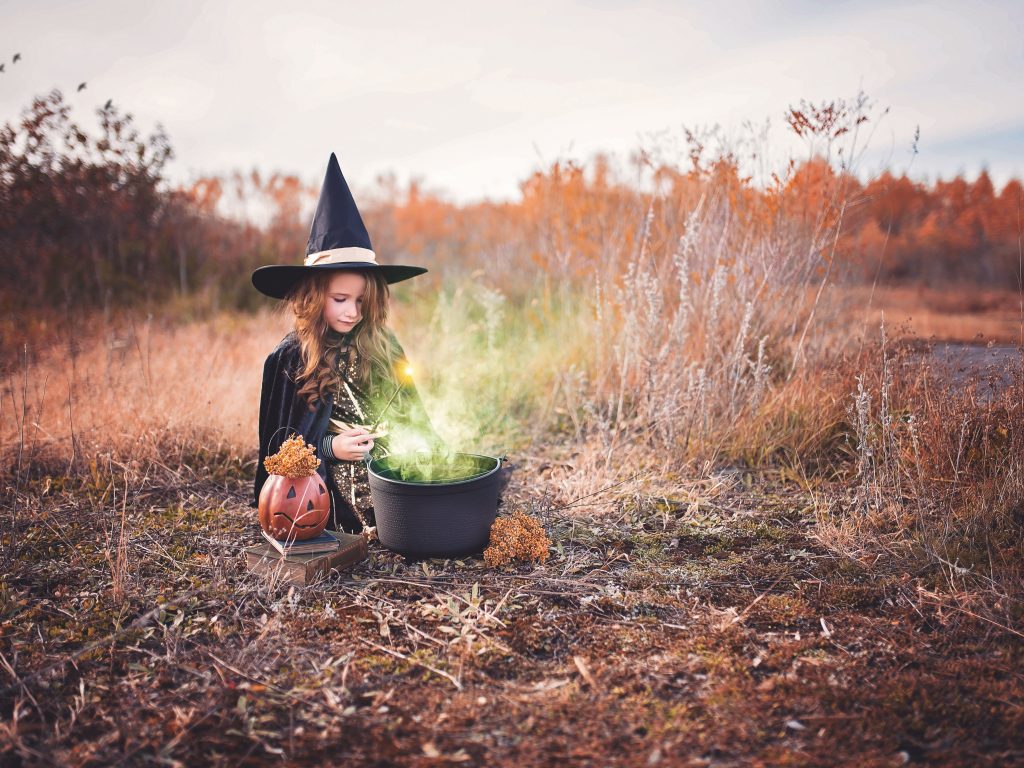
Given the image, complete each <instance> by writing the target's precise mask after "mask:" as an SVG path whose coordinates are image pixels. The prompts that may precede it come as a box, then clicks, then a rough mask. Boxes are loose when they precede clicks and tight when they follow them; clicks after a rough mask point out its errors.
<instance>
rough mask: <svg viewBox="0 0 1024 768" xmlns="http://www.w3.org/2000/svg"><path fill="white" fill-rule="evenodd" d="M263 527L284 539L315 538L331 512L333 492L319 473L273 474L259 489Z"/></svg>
mask: <svg viewBox="0 0 1024 768" xmlns="http://www.w3.org/2000/svg"><path fill="white" fill-rule="evenodd" d="M259 514H260V527H261V528H263V530H264V531H266V532H267V533H268V534H270V535H271V536H273V537H274V538H275V539H279V540H281V541H287V540H292V539H294V540H296V541H302V540H304V539H312V538H315V537H316V536H319V535H320V534H321V533H323V531H324V528H325V527H326V526H327V519H328V518H329V517H330V515H331V494H330V493H329V492H328V490H327V486H326V485H324V481H323V479H322V478H321V477H320V475H317V474H313V475H310V476H309V477H284V476H283V475H270V476H269V477H267V481H266V482H265V483H264V484H263V488H262V490H260V502H259Z"/></svg>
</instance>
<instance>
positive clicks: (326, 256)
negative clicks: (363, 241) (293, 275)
mask: <svg viewBox="0 0 1024 768" xmlns="http://www.w3.org/2000/svg"><path fill="white" fill-rule="evenodd" d="M352 261H360V262H363V263H364V264H376V263H377V254H375V253H374V252H373V251H371V250H370V249H369V248H359V247H357V246H347V247H345V248H331V249H329V250H326V251H317V252H316V253H311V254H309V255H308V256H307V257H306V260H305V261H304V262H303V265H304V266H307V267H312V266H313V265H314V264H341V263H343V262H352Z"/></svg>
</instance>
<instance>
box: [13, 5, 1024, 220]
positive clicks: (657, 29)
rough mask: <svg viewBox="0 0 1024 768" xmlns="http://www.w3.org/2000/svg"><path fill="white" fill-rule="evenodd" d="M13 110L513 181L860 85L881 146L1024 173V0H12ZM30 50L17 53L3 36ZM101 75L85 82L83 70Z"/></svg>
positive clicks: (296, 164) (308, 172)
mask: <svg viewBox="0 0 1024 768" xmlns="http://www.w3.org/2000/svg"><path fill="white" fill-rule="evenodd" d="M0 9H2V17H0V18H2V19H3V24H2V28H0V60H2V61H3V62H4V63H5V71H4V72H3V73H0V121H4V122H6V121H10V120H12V119H14V118H16V117H17V115H18V114H19V112H20V111H21V109H22V108H23V107H24V106H25V105H26V104H27V103H28V102H29V100H30V99H31V97H32V96H33V95H34V94H39V93H43V92H46V91H48V90H49V89H51V88H54V87H58V88H61V89H62V90H63V91H64V93H65V94H66V96H67V97H68V99H69V100H70V102H71V103H72V104H73V105H74V106H75V110H76V112H75V114H76V117H78V119H80V120H82V121H85V120H86V119H87V113H88V112H89V111H91V110H93V109H95V108H96V107H98V106H99V105H101V104H103V102H105V101H106V100H107V99H108V98H112V99H114V101H115V103H117V104H118V105H119V106H120V107H121V108H122V109H125V110H127V111H130V112H131V113H133V114H134V115H135V117H136V119H137V121H138V123H139V124H140V127H142V128H143V129H144V130H145V129H149V128H152V126H153V125H155V124H156V123H157V122H159V123H161V124H163V126H164V127H165V128H166V130H167V132H168V133H169V135H170V137H171V143H172V145H173V147H174V149H175V152H176V155H177V156H176V159H175V160H174V161H173V164H172V166H171V168H170V173H171V176H172V178H174V179H175V180H180V181H186V180H188V179H190V178H194V177H195V176H196V175H198V174H201V173H203V172H227V171H230V170H232V169H235V168H241V169H245V170H248V169H251V168H253V167H257V168H259V169H260V170H262V171H271V170H284V171H291V172H297V173H299V174H300V175H301V176H302V177H303V178H305V179H306V180H307V181H311V182H313V181H315V182H317V183H318V182H319V180H320V179H321V178H322V175H323V169H324V167H325V165H326V160H327V156H328V154H329V153H330V152H331V151H336V152H337V153H338V156H339V159H340V160H341V164H342V168H343V170H344V171H345V174H346V176H347V177H348V178H349V181H350V182H351V183H352V185H353V186H354V187H356V188H357V189H358V188H359V187H360V186H361V185H368V184H370V183H372V180H373V179H374V177H375V175H376V174H378V173H380V172H383V171H388V170H390V171H394V172H395V173H396V174H397V176H398V177H399V179H402V180H405V179H407V178H409V177H410V176H418V177H422V178H424V179H425V180H426V182H427V185H428V186H429V187H431V188H433V189H438V190H441V191H444V192H446V193H447V194H448V195H449V196H450V197H452V198H454V199H457V200H471V199H476V198H480V197H484V196H490V197H497V198H509V197H515V196H516V194H517V189H518V183H519V182H520V181H521V180H522V179H523V178H525V177H526V176H527V175H528V174H529V173H530V172H531V171H532V170H534V169H535V168H537V167H538V166H539V165H540V164H541V163H543V162H547V161H550V160H553V159H556V158H559V157H574V158H578V159H586V158H587V157H589V156H590V155H591V154H592V153H593V152H595V151H598V150H604V151H608V152H612V153H616V154H617V155H618V156H619V157H625V156H627V155H628V153H629V151H630V150H632V149H634V148H635V147H637V146H638V145H639V144H640V143H641V142H642V141H644V140H645V137H648V136H649V135H650V134H653V133H657V132H666V131H667V132H668V134H667V135H669V136H678V135H679V133H680V126H682V125H684V124H685V125H691V126H692V125H707V124H713V123H720V124H721V125H722V126H723V127H724V128H725V129H726V130H728V131H736V130H738V129H739V126H740V125H741V124H742V122H743V121H744V120H754V121H759V122H760V121H763V120H764V119H765V118H770V119H771V120H772V122H773V124H774V125H775V126H776V130H777V133H776V134H775V136H776V138H775V139H774V140H773V149H774V150H775V151H776V152H777V153H780V154H785V153H787V152H790V151H794V152H796V151H797V147H796V146H793V145H791V144H789V143H787V141H786V139H785V137H784V135H783V134H784V131H783V130H782V128H781V123H782V115H783V113H784V111H785V109H786V107H787V105H789V104H795V103H796V102H797V101H798V100H799V99H800V98H806V99H809V100H814V101H818V100H822V99H826V98H836V97H850V96H852V95H854V94H856V92H857V91H858V89H863V90H864V91H866V92H867V93H868V94H869V95H870V96H872V97H873V98H874V99H876V100H877V102H878V103H879V104H881V105H885V106H889V107H890V108H891V111H890V113H889V115H888V116H886V117H885V119H884V120H883V121H882V122H881V124H880V127H879V128H878V129H877V131H876V133H875V134H874V136H873V138H872V154H871V155H870V156H869V157H868V159H867V160H868V162H869V163H873V164H876V165H878V164H882V163H885V162H888V163H889V164H890V165H891V166H892V167H893V168H894V169H895V170H897V171H899V170H903V169H905V168H906V167H907V164H908V162H909V161H910V155H911V153H910V145H911V140H912V136H913V132H914V127H915V126H916V125H919V126H920V129H921V140H920V143H919V155H918V156H917V157H916V158H915V159H914V161H913V165H912V166H911V172H912V173H913V174H914V175H916V176H918V177H920V178H935V176H937V175H942V176H947V177H948V176H951V175H953V174H955V173H958V172H964V173H966V174H968V175H970V176H971V177H973V176H974V175H976V174H977V173H978V171H979V170H980V169H981V168H983V167H987V168H988V169H989V171H990V173H991V174H992V175H993V177H994V179H995V180H996V183H997V184H1001V183H1003V182H1004V181H1005V180H1006V179H1007V178H1009V177H1011V176H1021V175H1024V2H999V3H995V2H979V1H978V0H973V1H971V2H925V3H901V2H856V3H854V2H846V1H845V0H843V1H840V2H803V1H800V2H797V1H792V2H766V1H765V2H759V1H752V2H743V3H738V2H732V3H730V2H724V3H712V2H668V1H667V0H666V1H664V2H662V1H660V0H654V1H652V2H636V3H628V2H616V1H615V0H575V1H573V0H544V2H534V1H533V0H517V1H516V2H490V1H488V0H471V1H469V2H463V1H462V0H457V1H446V2H440V3H427V2H408V3H406V2H388V1H387V0H382V1H381V2H376V3H367V2H360V3H355V2H303V1H302V0H294V1H293V2H288V3H282V2H279V1H278V2H263V1H262V0H247V1H246V2H234V1H233V0H223V1H220V2H218V1H216V0H209V1H208V2H189V1H187V0H173V1H172V2H161V3H145V2H140V0H123V1H122V0H95V1H93V2H70V1H65V2H57V1H56V0H33V1H32V2H9V1H7V0H0ZM16 52H20V53H21V56H22V58H21V61H19V62H18V63H17V64H14V63H12V60H11V59H12V56H13V55H14V54H15V53H16ZM83 80H84V81H87V82H88V87H87V88H86V90H85V91H83V92H82V93H76V91H75V87H76V86H77V84H78V83H79V82H80V81H83Z"/></svg>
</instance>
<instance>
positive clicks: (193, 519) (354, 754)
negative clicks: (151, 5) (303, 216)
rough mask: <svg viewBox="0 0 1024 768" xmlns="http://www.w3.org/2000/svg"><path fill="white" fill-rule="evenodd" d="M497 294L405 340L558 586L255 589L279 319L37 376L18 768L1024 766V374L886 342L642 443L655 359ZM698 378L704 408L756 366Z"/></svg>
mask: <svg viewBox="0 0 1024 768" xmlns="http://www.w3.org/2000/svg"><path fill="white" fill-rule="evenodd" d="M474 290H476V289H474V288H473V287H472V286H470V285H463V286H461V287H455V288H454V289H452V290H448V291H446V292H443V293H442V294H441V295H440V296H437V297H435V298H434V299H432V300H429V301H428V300H426V299H424V300H423V301H422V302H417V301H406V302H405V303H403V304H401V305H400V306H397V307H396V313H395V314H396V328H397V330H398V333H399V336H400V338H402V339H403V342H404V343H405V346H406V348H407V351H408V352H409V353H410V356H411V358H412V359H413V360H414V361H415V362H416V365H417V371H418V374H417V376H418V378H419V383H420V388H421V390H422V391H423V394H424V398H425V400H426V402H427V404H428V407H429V408H430V410H431V412H432V414H434V416H435V418H436V420H437V422H438V427H439V429H440V430H441V431H442V432H443V433H444V434H445V436H446V437H448V438H449V439H450V440H453V441H455V442H457V443H458V444H459V445H460V447H465V448H474V449H478V450H489V451H497V450H507V451H508V453H509V455H510V457H511V458H512V461H513V466H514V472H513V476H512V483H511V485H510V487H509V488H508V489H507V491H506V493H505V498H504V500H503V503H502V508H503V510H504V511H506V512H508V511H510V510H512V509H516V508H521V509H524V510H526V511H527V512H529V513H531V514H533V515H535V516H537V517H538V519H539V520H540V521H541V522H542V523H543V525H544V527H545V529H546V531H547V532H548V535H549V536H550V538H551V540H552V543H553V547H552V550H551V555H550V557H549V559H548V560H547V562H546V563H545V564H543V565H526V564H523V565H513V566H506V567H503V568H487V567H486V566H485V565H484V563H483V561H482V560H480V559H477V558H467V559H465V560H460V561H452V560H447V561H440V560H428V561H420V562H414V561H406V560H404V559H403V558H401V557H398V556H395V555H393V554H391V553H389V552H388V551H387V550H384V549H383V548H381V547H380V546H379V545H378V544H376V543H375V544H373V545H372V547H371V558H370V560H369V561H367V562H365V563H363V564H362V565H360V566H358V567H357V568H355V569H354V570H352V571H347V572H344V573H342V574H339V575H335V576H333V577H331V578H329V579H326V580H324V581H322V582H320V583H317V584H314V585H312V586H310V587H307V588H302V589H297V588H292V587H288V586H287V585H283V584H281V583H278V582H275V581H274V580H273V579H271V580H269V581H268V580H266V579H264V578H257V577H254V576H252V575H250V574H247V573H246V571H245V568H244V558H243V557H242V554H241V550H242V547H243V546H245V545H247V544H249V543H252V542H254V541H256V540H257V537H258V527H257V524H256V522H255V515H254V511H253V510H252V509H251V508H250V507H249V506H248V504H249V500H250V494H251V491H250V488H251V478H252V473H253V470H254V460H255V412H256V404H257V402H258V396H259V392H258V379H257V377H258V375H259V371H260V366H261V364H262V359H263V356H264V355H265V354H266V353H267V351H269V349H271V348H272V347H273V346H274V345H275V344H276V342H277V340H278V339H279V338H280V336H281V335H283V333H284V332H285V331H286V329H287V319H286V318H284V317H282V316H278V315H270V314H257V315H252V316H229V315H221V316H215V317H213V318H211V319H209V320H207V321H203V322H196V323H174V322H169V321H162V320H159V319H155V318H150V319H149V320H148V321H146V320H143V319H140V318H136V319H135V320H134V321H129V320H128V319H125V320H123V321H120V322H116V323H114V322H112V323H110V324H109V325H108V327H106V328H102V327H100V329H99V330H97V331H95V332H94V333H92V335H90V336H89V337H87V338H70V339H69V338H64V339H61V338H59V336H58V335H56V334H55V335H54V340H53V343H52V344H51V345H50V347H49V348H48V349H47V350H45V351H40V352H39V353H38V355H32V356H31V358H30V362H29V365H28V366H24V365H22V366H20V367H16V368H13V369H12V370H11V372H10V373H9V374H8V376H7V378H6V379H5V381H4V392H3V406H2V408H3V410H2V418H3V432H2V435H3V441H4V442H3V446H4V460H5V465H4V466H5V469H4V472H5V474H4V478H5V479H4V490H3V493H4V499H3V508H4V512H3V515H4V521H3V534H2V538H0V557H2V559H3V566H4V567H3V572H4V576H3V579H2V581H0V666H2V669H3V672H2V675H0V682H2V686H3V687H2V697H0V698H2V701H3V702H4V705H5V710H4V713H5V714H4V719H3V721H2V723H0V755H2V756H3V759H4V761H5V762H7V763H9V764H26V765H31V764H50V763H56V764H71V765H114V764H140V763H149V762H159V763H165V764H172V765H198V764H218V765H221V764H222V765H257V764H271V763H273V764H280V763H282V762H283V763H285V764H299V763H302V764H310V763H345V762H351V763H353V764H363V763H366V764H375V765H397V764H408V765H447V764H453V763H459V764H467V765H525V764H537V765H549V764H550V765H555V764H558V765H565V764H570V765H694V766H696V765H750V764H763V765H788V764H792V765H833V764H836V763H837V762H840V763H844V764H850V765H878V766H888V765H901V764H906V763H908V762H909V763H925V764H933V765H967V764H970V765H1008V764H1013V763H1017V762H1021V761H1022V760H1024V753H1022V752H1021V750H1020V748H1019V743H1020V741H1019V738H1018V734H1019V733H1020V730H1021V727H1022V725H1024V716H1022V714H1021V713H1022V711H1024V710H1022V704H1024V695H1022V694H1024V688H1022V685H1021V678H1020V668H1021V666H1020V665H1021V660H1022V658H1021V648H1022V647H1024V646H1022V645H1021V642H1020V641H1021V638H1022V637H1024V635H1022V634H1021V629H1022V627H1024V611H1022V604H1021V598H1022V591H1021V589H1020V585H1021V580H1020V566H1019V563H1020V562H1021V560H1020V558H1021V555H1022V554H1024V550H1022V547H1021V545H1020V541H1021V539H1020V531H1021V525H1022V522H1024V519H1022V517H1021V514H1022V513H1021V509H1022V507H1021V506H1020V495H1019V489H1020V483H1021V475H1020V456H1021V455H1024V453H1021V452H1020V448H1021V446H1020V441H1021V440H1022V439H1024V437H1022V434H1021V427H1022V425H1024V419H1022V418H1021V417H1022V413H1021V401H1022V399H1024V398H1022V397H1021V395H1022V393H1024V387H1022V384H1021V381H1020V376H1019V371H1017V375H1016V376H1015V377H1013V376H1012V372H1011V378H1012V381H1011V383H1010V384H1009V385H1005V386H1002V388H1001V389H1000V390H999V391H998V392H995V393H994V394H993V393H989V394H988V395H986V396H985V397H981V396H980V395H981V394H982V393H983V389H984V386H985V383H984V382H983V381H973V382H972V381H968V382H967V383H966V385H964V386H958V387H956V388H952V389H948V388H946V389H944V384H943V380H942V378H941V375H939V374H936V373H933V372H929V369H928V366H927V365H926V364H922V363H921V357H920V355H918V354H916V353H912V352H911V350H910V349H909V348H908V349H901V346H900V345H899V344H898V343H896V341H895V339H888V340H886V341H885V345H884V346H883V344H882V341H881V340H880V339H879V338H878V336H877V334H878V332H877V330H875V331H874V335H873V336H872V337H870V338H869V339H868V340H867V341H865V342H864V344H863V345H862V349H861V351H860V352H858V351H857V349H856V347H855V345H850V344H847V345H846V347H847V349H846V351H845V353H844V356H836V357H829V358H826V357H825V356H824V355H825V352H824V351H819V352H816V353H815V358H814V361H812V364H811V365H809V366H808V367H807V368H806V369H803V370H802V372H800V373H799V374H798V375H794V376H791V377H786V376H779V375H776V376H771V377H766V380H765V381H764V382H763V384H757V379H756V375H757V374H756V370H757V369H756V364H753V365H752V366H751V367H750V368H748V370H749V371H750V373H749V374H743V375H744V376H749V379H744V380H743V381H742V382H741V383H740V384H737V385H735V386H737V387H739V386H742V387H744V388H748V389H752V388H754V387H755V386H762V387H763V391H761V392H760V393H756V394H757V398H758V400H757V401H752V400H751V398H752V397H753V396H754V394H755V393H754V392H753V391H750V392H747V393H746V394H742V393H739V392H738V391H737V392H734V393H733V394H731V395H729V397H724V396H723V395H722V393H721V392H718V393H717V395H712V394H709V393H708V392H706V391H701V390H700V389H698V388H696V387H691V388H690V389H689V390H687V389H686V388H685V387H686V384H685V382H684V384H683V387H684V389H683V391H684V392H688V395H687V397H688V398H689V400H690V401H697V402H699V409H698V410H694V411H690V412H687V411H685V410H684V411H681V412H680V413H674V414H672V416H671V418H672V419H673V420H674V422H675V423H676V424H677V427H678V428H677V429H675V430H674V431H670V430H665V429H664V428H663V427H661V426H659V423H658V419H659V418H664V416H659V411H658V410H657V407H658V406H657V405H656V404H655V403H651V404H646V403H647V401H645V400H644V398H643V397H642V396H639V397H633V395H636V394H637V393H640V395H642V394H643V392H642V388H637V389H636V390H635V391H634V392H633V393H631V398H632V400H631V402H630V404H629V405H628V406H627V408H626V409H625V411H624V412H625V414H626V416H623V417H622V418H620V419H619V420H618V421H616V418H615V417H616V415H617V414H616V412H615V410H614V409H615V408H616V407H618V404H617V400H616V396H617V394H618V391H619V390H618V389H617V388H618V387H620V386H622V385H621V384H620V383H619V381H618V380H616V379H615V378H614V377H612V378H606V379H601V378H600V371H601V368H600V366H601V365H604V366H606V369H605V375H606V376H608V375H609V374H608V371H607V366H611V368H612V369H615V368H616V366H622V365H624V364H626V365H641V363H640V362H634V363H629V361H622V360H619V361H618V362H616V359H615V358H614V351H613V350H605V351H603V352H602V351H601V345H600V344H595V343H594V340H595V339H600V338H601V337H602V336H601V334H602V333H610V331H609V330H608V327H607V326H603V325H601V324H600V323H601V322H602V321H601V320H600V318H597V317H594V316H593V315H592V314H590V313H589V311H587V310H586V308H585V306H582V305H574V304H573V303H572V301H574V300H573V299H572V298H571V297H568V296H563V297H561V298H560V299H558V300H557V301H555V300H552V301H551V302H549V303H546V304H545V305H543V306H538V305H537V304H536V303H531V302H525V303H523V304H521V305H520V304H516V303H515V302H512V301H509V300H503V299H501V298H500V294H496V293H494V292H493V291H492V292H491V293H487V292H483V293H480V292H477V293H474ZM877 295H878V296H879V305H880V306H881V305H882V304H883V303H884V306H886V307H889V306H892V304H890V303H885V302H893V301H895V300H896V299H897V298H898V297H899V294H898V292H892V291H889V292H879V294H877ZM484 303H486V305H487V306H489V307H490V308H491V312H490V313H488V314H486V315H481V314H479V308H480V306H481V305H482V304H484ZM499 305H500V306H501V307H504V309H503V310H502V312H503V314H502V315H501V317H502V319H501V320H500V322H498V321H493V317H494V309H495V307H498V306H499ZM915 311H916V310H915ZM487 317H491V318H492V322H491V324H490V325H488V323H487V322H484V320H485V319H486V318H487ZM891 317H892V315H891V314H890V312H889V311H886V322H887V323H889V322H890V319H889V318H891ZM645 322H647V323H649V325H648V326H646V327H647V328H648V330H647V331H644V332H645V333H650V332H653V329H654V328H655V327H656V325H657V324H658V322H660V321H657V319H656V318H648V320H647V321H645ZM701 322H702V323H703V325H704V327H705V328H706V327H707V322H708V320H707V317H706V315H705V316H704V319H703V320H702V321H701ZM828 322H833V321H832V320H829V321H828ZM835 322H837V324H839V325H840V326H841V323H840V322H839V321H835ZM985 322H988V321H987V320H986V321H985ZM823 323H825V324H826V325H827V323H826V321H825V320H823ZM439 327H440V328H445V329H447V330H446V332H445V335H444V336H445V338H446V340H447V341H446V343H444V344H440V345H439V344H437V343H436V338H437V335H436V333H434V332H432V330H431V329H434V331H436V329H437V328H439ZM979 327H986V326H979ZM732 328H733V330H732V331H731V333H738V332H739V331H740V330H741V329H742V323H737V325H734V326H732ZM643 330H644V328H643V327H641V328H640V329H639V331H643ZM639 331H638V329H637V327H635V326H634V328H633V329H632V330H631V331H630V332H631V333H634V334H635V333H638V332H639ZM921 333H922V332H921V331H918V335H921ZM895 334H896V332H895V331H893V335H894V336H895ZM951 338H958V336H957V335H956V334H951ZM959 338H964V337H963V336H962V335H961V336H959ZM645 343H647V344H654V345H655V346H656V343H657V342H656V340H654V341H652V340H651V337H650V336H648V337H646V342H645ZM834 344H836V345H838V344H839V342H838V341H835V342H834ZM697 348H699V349H700V350H710V351H709V352H708V353H707V354H708V355H709V357H707V358H705V365H704V367H703V370H704V373H703V374H701V376H702V377H703V380H704V381H707V382H709V381H715V382H718V383H717V384H716V386H719V387H721V386H726V385H728V384H729V382H730V377H732V376H736V375H737V373H736V372H737V371H739V370H740V369H739V368H738V367H730V366H735V364H734V363H732V362H730V360H729V359H728V355H726V356H725V357H724V358H723V357H719V353H718V352H717V351H716V350H714V349H712V348H711V347H710V345H708V344H707V342H706V341H705V340H704V339H703V338H701V339H700V340H699V342H698V343H697ZM817 349H819V350H826V349H829V344H828V343H825V342H824V341H823V342H821V343H820V344H819V346H818V347H817ZM602 354H608V355H610V356H611V357H610V360H609V358H602V357H601V355H602ZM695 354H696V353H695ZM701 354H703V352H702V353H701ZM915 355H916V356H915ZM467 357H468V358H471V359H470V360H468V361H466V362H465V363H463V364H459V362H458V361H460V360H466V358H467ZM602 359H604V362H603V363H602ZM644 359H645V360H646V361H647V362H643V363H642V365H645V366H647V375H660V376H665V377H671V376H672V375H675V374H673V373H672V372H671V371H669V370H668V369H660V368H658V367H657V365H658V360H657V354H653V355H650V356H648V357H647V358H644ZM826 359H829V360H832V363H831V365H829V366H822V364H821V362H822V361H824V360H826ZM716 361H717V362H716ZM778 362H779V361H778V360H774V361H773V363H775V364H776V365H778ZM716 365H717V366H719V367H718V368H716ZM765 365H767V363H765ZM619 370H620V372H621V368H619ZM612 372H613V373H614V370H613V371H612ZM719 376H720V377H721V378H716V377H719ZM698 380H699V379H698ZM667 381H668V383H667V384H663V385H662V386H672V387H677V386H679V384H678V383H677V382H676V380H675V379H671V378H669V379H667ZM460 382H461V383H460ZM706 386H708V385H706ZM602 388H603V389H602ZM716 397H717V399H716ZM684 404H685V403H684ZM755 404H756V407H753V406H754V405H755ZM645 409H649V410H645ZM726 419H731V422H728V423H727V421H726ZM680 424H681V425H682V426H679V425H680ZM950 461H952V464H951V463H950Z"/></svg>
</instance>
